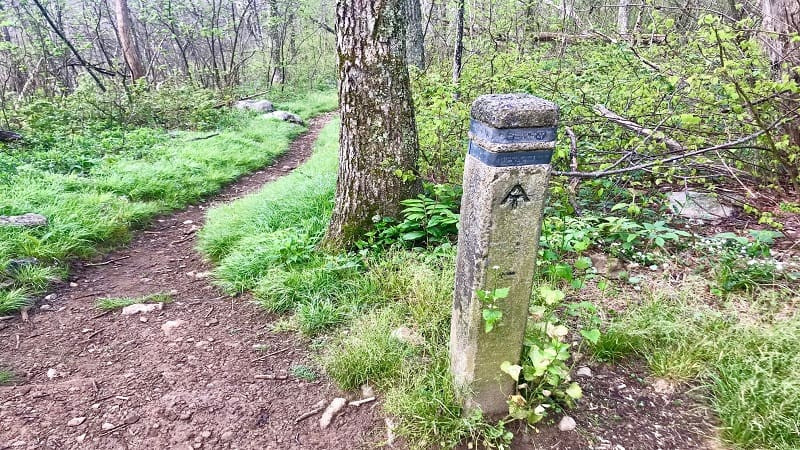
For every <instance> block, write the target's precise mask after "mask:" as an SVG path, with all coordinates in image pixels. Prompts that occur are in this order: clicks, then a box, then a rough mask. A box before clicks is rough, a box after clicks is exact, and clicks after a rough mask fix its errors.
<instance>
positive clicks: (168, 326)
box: [161, 319, 186, 337]
mask: <svg viewBox="0 0 800 450" xmlns="http://www.w3.org/2000/svg"><path fill="white" fill-rule="evenodd" d="M184 323H186V321H183V320H180V319H178V320H170V321H167V322H164V325H161V331H163V332H164V335H165V336H167V337H170V336H172V332H173V331H175V329H176V328H178V327H180V326H181V325H183V324H184Z"/></svg>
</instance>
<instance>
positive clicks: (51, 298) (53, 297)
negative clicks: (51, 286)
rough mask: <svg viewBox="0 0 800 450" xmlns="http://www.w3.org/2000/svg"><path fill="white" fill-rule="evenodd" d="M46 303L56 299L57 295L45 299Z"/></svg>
mask: <svg viewBox="0 0 800 450" xmlns="http://www.w3.org/2000/svg"><path fill="white" fill-rule="evenodd" d="M44 299H45V300H46V301H48V302H49V301H52V300H55V299H56V294H50V295H48V296H46V297H45V298H44Z"/></svg>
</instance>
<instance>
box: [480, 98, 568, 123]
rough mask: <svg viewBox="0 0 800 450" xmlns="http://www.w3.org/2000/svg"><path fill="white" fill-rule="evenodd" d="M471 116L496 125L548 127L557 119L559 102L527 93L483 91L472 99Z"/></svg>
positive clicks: (556, 121)
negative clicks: (486, 93) (491, 92)
mask: <svg viewBox="0 0 800 450" xmlns="http://www.w3.org/2000/svg"><path fill="white" fill-rule="evenodd" d="M471 114H472V118H473V119H475V120H480V121H481V122H483V123H485V124H487V125H490V126H493V127H495V128H533V127H548V126H554V125H555V124H556V123H558V106H557V105H556V104H555V103H553V102H550V101H547V100H544V99H541V98H539V97H534V96H533V95H528V94H492V95H482V96H480V97H478V98H477V99H475V101H474V102H473V103H472V112H471Z"/></svg>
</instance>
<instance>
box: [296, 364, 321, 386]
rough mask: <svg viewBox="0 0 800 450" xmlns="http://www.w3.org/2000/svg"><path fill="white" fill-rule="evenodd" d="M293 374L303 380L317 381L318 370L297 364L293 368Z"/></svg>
mask: <svg viewBox="0 0 800 450" xmlns="http://www.w3.org/2000/svg"><path fill="white" fill-rule="evenodd" d="M291 373H292V376H293V377H295V378H297V379H299V380H303V381H309V382H310V381H315V380H316V379H317V372H316V371H315V370H314V369H313V368H311V367H309V366H304V365H296V366H292V368H291Z"/></svg>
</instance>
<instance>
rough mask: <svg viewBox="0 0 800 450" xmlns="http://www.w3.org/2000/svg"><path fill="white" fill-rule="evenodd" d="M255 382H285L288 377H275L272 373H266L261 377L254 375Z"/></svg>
mask: <svg viewBox="0 0 800 450" xmlns="http://www.w3.org/2000/svg"><path fill="white" fill-rule="evenodd" d="M255 378H256V380H286V379H288V378H289V376H288V375H275V374H272V373H267V374H263V375H256V377H255Z"/></svg>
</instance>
